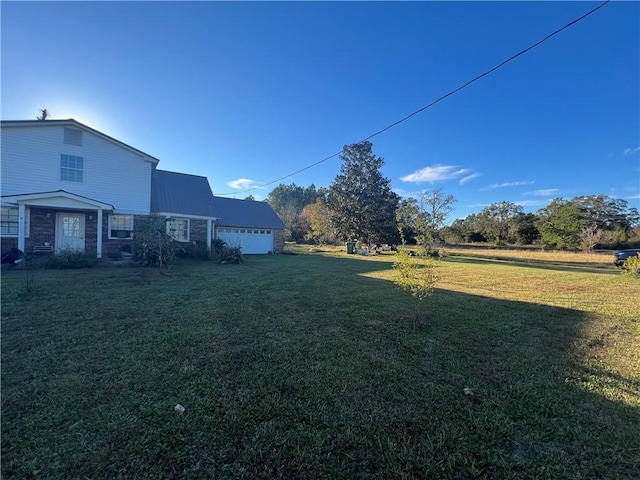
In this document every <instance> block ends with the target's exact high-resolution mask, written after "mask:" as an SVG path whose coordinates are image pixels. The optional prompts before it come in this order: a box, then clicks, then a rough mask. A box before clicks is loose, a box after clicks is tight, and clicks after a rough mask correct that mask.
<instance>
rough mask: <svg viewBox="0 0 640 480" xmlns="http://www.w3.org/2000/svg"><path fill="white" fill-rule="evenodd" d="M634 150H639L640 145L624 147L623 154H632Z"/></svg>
mask: <svg viewBox="0 0 640 480" xmlns="http://www.w3.org/2000/svg"><path fill="white" fill-rule="evenodd" d="M636 152H640V147H636V148H625V150H624V154H625V155H633V154H634V153H636Z"/></svg>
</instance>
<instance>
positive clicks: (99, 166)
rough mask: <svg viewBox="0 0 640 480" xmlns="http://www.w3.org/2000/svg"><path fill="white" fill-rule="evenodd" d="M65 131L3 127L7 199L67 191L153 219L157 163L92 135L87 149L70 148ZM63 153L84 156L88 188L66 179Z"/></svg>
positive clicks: (85, 145) (4, 192)
mask: <svg viewBox="0 0 640 480" xmlns="http://www.w3.org/2000/svg"><path fill="white" fill-rule="evenodd" d="M64 128H66V127H64V126H62V125H52V126H47V125H39V126H19V127H17V126H16V127H14V126H3V128H2V152H1V155H2V157H1V163H2V185H1V189H2V195H18V194H24V193H33V192H51V191H55V190H66V191H68V192H70V193H73V194H76V195H81V196H84V197H87V198H91V199H94V200H98V201H100V202H103V203H107V204H110V205H113V206H114V207H115V208H117V209H118V210H119V211H124V212H127V213H131V214H136V215H148V214H149V213H150V209H151V170H152V163H150V162H149V161H147V160H145V157H144V156H143V155H142V154H138V153H137V152H135V151H133V150H131V149H128V148H126V147H124V146H122V145H120V144H118V143H115V142H113V141H109V140H108V139H106V138H104V137H102V136H99V135H97V134H94V133H92V132H90V131H82V146H77V145H69V144H65V143H64ZM62 154H65V155H71V156H74V157H82V159H83V172H82V177H83V178H82V183H79V182H70V181H65V180H61V179H60V173H61V171H60V168H61V155H62ZM27 172H28V173H27Z"/></svg>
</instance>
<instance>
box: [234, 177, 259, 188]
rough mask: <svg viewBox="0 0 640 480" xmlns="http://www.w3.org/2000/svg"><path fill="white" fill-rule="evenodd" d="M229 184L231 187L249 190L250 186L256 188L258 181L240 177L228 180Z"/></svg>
mask: <svg viewBox="0 0 640 480" xmlns="http://www.w3.org/2000/svg"><path fill="white" fill-rule="evenodd" d="M227 185H228V186H229V187H231V188H235V189H236V190H248V189H250V188H255V187H256V186H257V185H258V183H257V182H254V181H253V180H251V179H249V178H239V179H237V180H231V181H230V182H227Z"/></svg>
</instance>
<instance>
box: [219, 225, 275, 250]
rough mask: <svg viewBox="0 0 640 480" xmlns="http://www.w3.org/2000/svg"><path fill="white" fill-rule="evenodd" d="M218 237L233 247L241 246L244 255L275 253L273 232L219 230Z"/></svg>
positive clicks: (234, 229) (261, 230)
mask: <svg viewBox="0 0 640 480" xmlns="http://www.w3.org/2000/svg"><path fill="white" fill-rule="evenodd" d="M216 236H217V237H218V238H220V239H222V240H224V241H225V243H226V244H227V245H229V246H231V247H237V246H240V248H241V249H242V253H243V254H244V253H269V252H272V251H273V230H267V229H254V228H218V229H216Z"/></svg>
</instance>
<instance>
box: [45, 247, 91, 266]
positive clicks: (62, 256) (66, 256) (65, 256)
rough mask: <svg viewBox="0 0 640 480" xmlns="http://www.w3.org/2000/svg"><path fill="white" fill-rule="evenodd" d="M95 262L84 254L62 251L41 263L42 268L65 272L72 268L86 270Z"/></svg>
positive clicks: (74, 251) (75, 251)
mask: <svg viewBox="0 0 640 480" xmlns="http://www.w3.org/2000/svg"><path fill="white" fill-rule="evenodd" d="M94 263H95V262H94V261H93V260H92V259H90V258H89V257H88V256H87V255H85V254H84V252H81V251H78V250H62V251H61V252H59V253H57V254H55V255H51V256H49V257H47V258H46V259H44V260H43V261H42V267H43V268H48V269H56V270H67V269H72V268H88V267H91V266H93V264H94Z"/></svg>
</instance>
